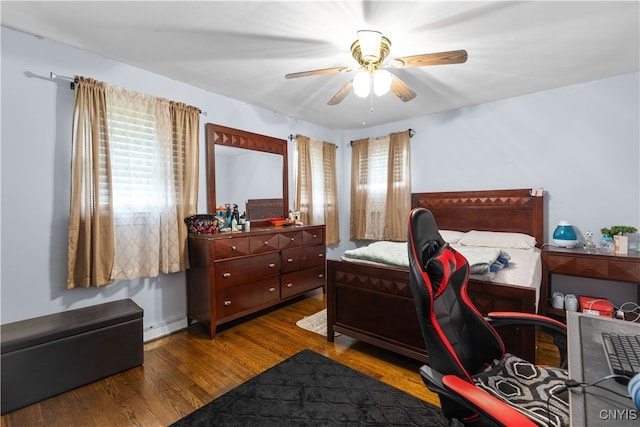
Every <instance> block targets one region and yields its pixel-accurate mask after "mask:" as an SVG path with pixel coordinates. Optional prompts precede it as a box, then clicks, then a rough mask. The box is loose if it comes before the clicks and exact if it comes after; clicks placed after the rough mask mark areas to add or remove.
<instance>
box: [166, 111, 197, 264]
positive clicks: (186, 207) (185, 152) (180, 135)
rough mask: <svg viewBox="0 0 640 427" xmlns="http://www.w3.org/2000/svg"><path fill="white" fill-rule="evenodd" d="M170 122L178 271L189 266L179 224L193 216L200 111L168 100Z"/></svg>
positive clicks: (183, 228)
mask: <svg viewBox="0 0 640 427" xmlns="http://www.w3.org/2000/svg"><path fill="white" fill-rule="evenodd" d="M169 111H170V113H171V123H172V125H173V131H174V132H173V146H174V152H175V153H178V156H179V158H178V159H177V160H178V161H176V162H174V168H175V176H176V180H177V182H178V185H176V188H178V189H179V193H180V192H181V195H180V197H179V200H181V202H182V203H179V204H178V205H177V206H176V217H175V220H176V222H177V223H178V224H180V226H179V227H178V242H179V247H178V250H179V254H178V260H179V262H180V265H179V270H180V271H183V270H185V269H186V268H188V267H189V266H188V265H187V264H188V261H189V257H188V254H187V238H188V234H189V233H188V231H187V228H186V227H185V226H183V221H184V218H186V217H188V216H191V215H195V214H196V212H197V209H198V173H199V168H198V163H199V161H198V158H199V155H198V153H199V151H198V144H199V141H200V110H199V109H197V108H195V107H192V106H189V105H186V104H182V103H179V102H171V103H170V109H169Z"/></svg>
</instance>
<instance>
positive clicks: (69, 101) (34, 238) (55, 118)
mask: <svg viewBox="0 0 640 427" xmlns="http://www.w3.org/2000/svg"><path fill="white" fill-rule="evenodd" d="M1 43H2V87H1V89H2V105H1V106H2V133H1V135H2V160H1V168H2V169H1V185H2V192H1V194H2V206H1V216H2V217H1V218H2V228H1V238H2V246H1V255H2V258H1V260H2V262H1V267H0V268H1V272H0V278H1V282H0V286H1V293H0V295H1V300H2V301H1V313H0V322H1V323H2V324H4V323H9V322H13V321H17V320H21V319H26V318H30V317H34V316H40V315H45V314H49V313H54V312H59V311H63V310H67V309H72V308H80V307H85V306H89V305H93V304H98V303H101V302H107V301H111V300H116V299H121V298H132V299H133V300H134V301H135V302H136V303H137V304H138V305H140V306H141V307H142V308H143V309H144V326H145V339H150V338H153V337H155V336H159V335H161V334H164V333H167V332H169V331H171V330H175V329H179V328H182V327H184V326H186V320H185V314H186V287H185V274H184V273H176V274H171V275H161V276H159V277H157V278H149V279H139V280H132V281H121V282H117V283H115V284H112V285H109V286H106V287H102V288H99V289H96V288H91V289H73V290H67V289H66V277H67V240H68V217H69V189H70V166H71V123H72V109H73V102H74V91H72V90H70V89H69V83H67V82H63V81H57V80H51V79H49V73H50V72H55V73H57V74H59V75H63V76H73V75H83V76H87V77H92V78H95V79H97V80H101V81H105V82H108V83H110V84H113V85H118V86H122V87H125V88H128V89H131V90H136V91H139V92H142V93H146V94H149V95H154V96H161V97H165V98H168V99H173V100H176V101H181V102H185V103H187V104H190V105H195V106H197V107H199V108H200V109H201V110H203V111H206V112H207V116H201V117H200V118H201V127H200V187H199V193H198V194H199V212H206V200H207V199H206V180H205V155H204V140H205V133H204V124H205V123H207V122H210V123H217V124H221V125H224V126H229V127H234V128H239V129H244V130H247V131H250V132H256V133H261V134H265V135H270V136H274V137H277V138H282V139H286V138H287V137H288V136H289V135H290V134H296V133H302V134H304V135H308V136H311V137H314V138H320V139H325V140H328V141H331V140H335V139H337V138H338V135H339V134H338V133H337V132H335V131H332V130H329V129H324V128H321V127H318V126H315V125H311V124H309V123H304V122H300V121H297V120H293V119H290V118H288V117H285V116H283V115H280V114H276V113H273V112H271V111H267V110H264V109H259V108H256V107H253V106H251V105H247V104H244V103H242V102H238V101H234V100H231V99H229V98H225V97H222V96H219V95H216V94H213V93H210V92H207V91H204V90H202V89H199V88H196V87H193V86H189V85H186V84H183V83H180V82H177V81H174V80H171V79H168V78H165V77H161V76H158V75H156V74H153V73H149V72H147V71H143V70H140V69H137V68H133V67H130V66H127V65H124V64H122V63H118V62H115V61H112V60H109V59H106V58H104V57H101V56H98V55H94V54H90V53H87V52H84V51H81V50H78V49H74V48H71V47H69V46H65V45H62V44H60V43H56V42H53V41H50V40H45V39H39V38H36V37H33V36H30V35H27V34H24V33H20V32H17V31H13V30H10V29H8V28H5V27H2V33H1ZM291 200H292V199H291Z"/></svg>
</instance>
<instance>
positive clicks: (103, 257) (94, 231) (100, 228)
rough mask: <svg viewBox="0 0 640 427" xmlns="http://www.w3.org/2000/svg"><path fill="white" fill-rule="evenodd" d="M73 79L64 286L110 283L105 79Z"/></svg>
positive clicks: (111, 249)
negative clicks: (69, 202)
mask: <svg viewBox="0 0 640 427" xmlns="http://www.w3.org/2000/svg"><path fill="white" fill-rule="evenodd" d="M76 79H77V81H78V85H77V87H76V97H75V107H74V116H73V140H72V162H71V210H70V213H69V247H68V268H67V288H68V289H72V288H75V287H85V288H86V287H89V286H102V285H106V284H109V283H112V282H113V276H112V271H113V263H114V253H115V247H114V227H113V207H112V204H111V197H112V194H111V193H112V191H111V190H112V188H111V162H110V154H109V137H108V133H107V129H106V127H107V104H106V94H105V85H104V84H103V83H100V82H97V81H95V80H92V79H88V78H84V77H76Z"/></svg>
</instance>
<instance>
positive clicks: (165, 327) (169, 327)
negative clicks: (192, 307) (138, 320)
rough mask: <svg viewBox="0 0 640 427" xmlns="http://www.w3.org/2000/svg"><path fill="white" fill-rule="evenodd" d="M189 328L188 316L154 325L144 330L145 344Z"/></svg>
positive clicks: (147, 326)
mask: <svg viewBox="0 0 640 427" xmlns="http://www.w3.org/2000/svg"><path fill="white" fill-rule="evenodd" d="M187 326H188V324H187V316H185V315H181V316H177V317H174V318H171V319H167V320H163V321H160V322H156V323H152V324H150V325H146V326H145V327H144V328H143V335H144V336H143V340H144V342H147V341H151V340H154V339H156V338H160V337H163V336H165V335H169V334H172V333H174V332H177V331H180V330H182V329H185V328H186V327H187Z"/></svg>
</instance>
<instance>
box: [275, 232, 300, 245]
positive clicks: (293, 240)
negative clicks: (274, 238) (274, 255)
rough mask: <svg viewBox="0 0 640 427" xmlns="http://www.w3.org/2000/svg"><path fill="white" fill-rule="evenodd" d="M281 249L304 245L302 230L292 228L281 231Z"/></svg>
mask: <svg viewBox="0 0 640 427" xmlns="http://www.w3.org/2000/svg"><path fill="white" fill-rule="evenodd" d="M279 243H280V246H279V247H280V249H286V248H295V247H297V246H302V231H300V230H291V231H285V232H283V233H280V240H279Z"/></svg>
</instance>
